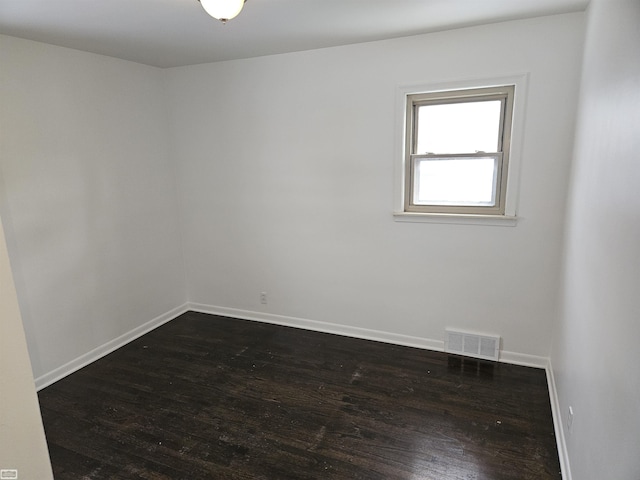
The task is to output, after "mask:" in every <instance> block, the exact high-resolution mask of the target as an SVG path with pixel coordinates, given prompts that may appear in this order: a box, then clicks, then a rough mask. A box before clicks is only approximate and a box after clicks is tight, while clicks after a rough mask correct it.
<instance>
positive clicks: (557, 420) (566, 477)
mask: <svg viewBox="0 0 640 480" xmlns="http://www.w3.org/2000/svg"><path fill="white" fill-rule="evenodd" d="M545 370H546V372H547V385H548V387H549V400H550V401H551V414H552V416H553V428H554V430H555V433H556V445H557V446H558V458H559V459H560V470H561V471H562V480H572V477H571V465H570V464H569V451H568V450H567V441H566V438H565V436H564V428H563V427H562V426H563V423H562V413H561V408H560V401H559V400H558V390H557V389H556V380H555V378H554V376H553V366H552V365H551V359H550V358H549V359H547V365H546V367H545Z"/></svg>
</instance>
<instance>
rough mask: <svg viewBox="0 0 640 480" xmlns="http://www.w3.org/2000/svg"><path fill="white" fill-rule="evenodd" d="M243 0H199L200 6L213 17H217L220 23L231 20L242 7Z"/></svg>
mask: <svg viewBox="0 0 640 480" xmlns="http://www.w3.org/2000/svg"><path fill="white" fill-rule="evenodd" d="M244 1H245V0H200V3H201V4H202V7H203V8H204V9H205V11H206V12H207V13H208V14H209V15H211V16H212V17H213V18H217V19H218V20H220V21H221V22H222V23H226V22H227V20H231V19H232V18H234V17H236V16H237V15H238V14H239V13H240V11H241V10H242V7H243V6H244Z"/></svg>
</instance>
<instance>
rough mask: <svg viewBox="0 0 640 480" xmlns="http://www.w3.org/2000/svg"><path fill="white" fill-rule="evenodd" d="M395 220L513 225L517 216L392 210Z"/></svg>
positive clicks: (499, 225)
mask: <svg viewBox="0 0 640 480" xmlns="http://www.w3.org/2000/svg"><path fill="white" fill-rule="evenodd" d="M393 219H394V220H395V221H396V222H407V223H448V224H453V225H492V226H496V227H515V226H516V224H517V223H518V217H509V216H506V215H459V214H456V215H454V214H450V213H417V212H393Z"/></svg>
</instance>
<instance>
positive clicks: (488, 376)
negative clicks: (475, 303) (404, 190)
mask: <svg viewBox="0 0 640 480" xmlns="http://www.w3.org/2000/svg"><path fill="white" fill-rule="evenodd" d="M39 399H40V406H41V411H42V416H43V421H44V426H45V431H46V434H47V440H48V443H49V448H50V453H51V460H52V463H53V469H54V474H55V478H56V479H57V480H65V479H73V480H77V479H139V478H145V479H171V480H176V479H185V480H195V479H238V480H240V479H253V480H255V479H258V480H259V479H269V480H274V479H366V480H378V479H379V480H392V479H398V480H418V479H437V480H509V479H518V480H526V479H535V480H544V479H560V478H561V475H560V466H559V461H558V455H557V450H556V443H555V438H554V431H553V422H552V417H551V407H550V403H549V393H548V389H547V384H546V376H545V372H544V370H540V369H535V368H528V367H519V366H514V365H507V364H501V363H493V362H485V361H477V360H472V359H464V358H462V357H458V356H453V355H447V354H444V353H439V352H430V351H426V350H420V349H415V348H409V347H401V346H396V345H389V344H383V343H378V342H372V341H367V340H359V339H353V338H347V337H341V336H338V335H330V334H323V333H318V332H310V331H305V330H299V329H294V328H289V327H281V326H276V325H268V324H262V323H258V322H250V321H245V320H237V319H229V318H224V317H218V316H213V315H206V314H201V313H195V312H188V313H186V314H184V315H181V316H180V317H178V318H177V319H175V320H173V321H171V322H169V323H168V324H165V325H163V326H162V327H160V328H158V329H156V330H154V331H152V332H150V333H148V334H147V335H145V336H143V337H141V338H139V339H137V340H135V341H134V342H132V343H130V344H128V345H126V346H124V347H123V348H121V349H119V350H117V351H116V352H114V353H112V354H110V355H108V356H106V357H104V358H102V359H100V360H98V361H97V362H94V363H92V364H91V365H89V366H87V367H85V368H83V369H81V370H79V371H78V372H76V373H74V374H72V375H70V376H68V377H66V378H64V379H62V380H60V381H59V382H57V383H55V384H53V385H51V386H49V387H47V388H45V389H43V390H41V391H40V392H39Z"/></svg>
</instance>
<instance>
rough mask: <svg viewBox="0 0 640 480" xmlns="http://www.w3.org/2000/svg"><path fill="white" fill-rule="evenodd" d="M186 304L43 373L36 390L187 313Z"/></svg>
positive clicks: (36, 380) (37, 379) (36, 382)
mask: <svg viewBox="0 0 640 480" xmlns="http://www.w3.org/2000/svg"><path fill="white" fill-rule="evenodd" d="M187 310H188V309H187V304H186V303H185V304H184V305H181V306H179V307H176V308H174V309H173V310H169V311H168V312H166V313H163V314H162V315H159V316H157V317H156V318H154V319H153V320H150V321H148V322H147V323H144V324H143V325H140V326H139V327H136V328H134V329H133V330H131V331H129V332H127V333H124V334H123V335H120V336H119V337H117V338H114V339H113V340H110V341H108V342H107V343H105V344H104V345H101V346H99V347H96V348H94V349H93V350H91V351H90V352H87V353H85V354H84V355H80V356H79V357H78V358H76V359H74V360H71V361H70V362H67V363H65V364H64V365H62V366H60V367H58V368H56V369H54V370H52V371H51V372H49V373H45V374H44V375H41V376H39V377H38V378H36V379H35V384H36V390H38V391H39V390H42V389H43V388H45V387H48V386H49V385H51V384H52V383H55V382H57V381H58V380H60V379H62V378H64V377H66V376H67V375H70V374H72V373H73V372H76V371H78V370H80V369H81V368H82V367H86V366H87V365H89V364H90V363H93V362H95V361H96V360H98V359H100V358H102V357H104V356H105V355H108V354H110V353H111V352H113V351H114V350H117V349H118V348H120V347H122V346H124V345H126V344H127V343H129V342H132V341H133V340H135V339H136V338H138V337H141V336H142V335H144V334H145V333H149V332H150V331H151V330H154V329H155V328H158V327H159V326H160V325H163V324H165V323H167V322H169V321H171V320H173V319H174V318H176V317H177V316H179V315H182V314H183V313H185V312H186V311H187Z"/></svg>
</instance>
